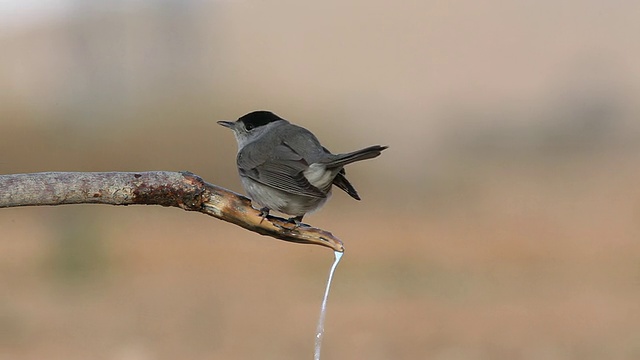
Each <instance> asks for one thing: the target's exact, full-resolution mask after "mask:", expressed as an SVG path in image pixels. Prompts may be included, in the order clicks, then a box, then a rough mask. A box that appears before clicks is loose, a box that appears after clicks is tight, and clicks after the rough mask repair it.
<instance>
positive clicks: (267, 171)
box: [238, 143, 326, 198]
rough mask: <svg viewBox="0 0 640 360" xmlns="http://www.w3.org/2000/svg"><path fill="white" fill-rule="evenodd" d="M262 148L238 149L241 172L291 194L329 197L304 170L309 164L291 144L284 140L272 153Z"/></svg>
mask: <svg viewBox="0 0 640 360" xmlns="http://www.w3.org/2000/svg"><path fill="white" fill-rule="evenodd" d="M249 146H250V145H249ZM258 150H259V149H251V148H247V147H245V149H243V151H241V152H240V153H238V169H239V171H240V175H242V176H246V177H248V178H251V179H253V180H255V181H257V182H259V183H261V184H264V185H267V186H271V187H273V188H275V189H278V190H282V191H285V192H288V193H291V194H295V195H304V196H310V197H315V198H325V197H326V195H325V193H323V192H322V191H321V190H320V189H318V188H317V187H315V186H313V185H311V183H309V180H307V178H306V177H305V176H304V170H305V169H306V168H307V167H308V166H309V165H308V164H307V162H306V161H305V160H304V158H303V157H302V156H301V155H300V154H298V153H297V152H296V151H294V150H293V149H292V148H291V147H289V146H287V145H286V144H285V143H281V144H280V145H277V146H275V147H274V148H273V150H272V151H270V152H269V153H267V152H264V151H258ZM249 154H251V155H249Z"/></svg>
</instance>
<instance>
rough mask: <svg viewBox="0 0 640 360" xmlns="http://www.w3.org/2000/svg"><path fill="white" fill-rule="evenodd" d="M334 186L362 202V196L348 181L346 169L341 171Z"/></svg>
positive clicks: (334, 181) (335, 179)
mask: <svg viewBox="0 0 640 360" xmlns="http://www.w3.org/2000/svg"><path fill="white" fill-rule="evenodd" d="M333 185H335V186H337V187H339V188H340V189H341V190H343V191H344V192H346V193H347V194H349V196H351V197H352V198H354V199H356V200H360V196H359V195H358V192H357V191H356V189H355V188H354V187H353V185H351V183H350V182H349V180H347V177H346V173H345V171H344V169H342V170H340V172H339V173H338V175H336V177H335V178H334V179H333Z"/></svg>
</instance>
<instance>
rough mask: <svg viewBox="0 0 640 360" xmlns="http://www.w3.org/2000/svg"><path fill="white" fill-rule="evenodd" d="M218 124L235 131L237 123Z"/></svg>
mask: <svg viewBox="0 0 640 360" xmlns="http://www.w3.org/2000/svg"><path fill="white" fill-rule="evenodd" d="M218 124H220V125H222V126H224V127H228V128H229V129H233V128H234V127H236V126H235V124H236V123H234V122H232V121H222V120H221V121H218Z"/></svg>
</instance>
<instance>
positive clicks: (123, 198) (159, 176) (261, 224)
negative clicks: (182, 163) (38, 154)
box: [0, 171, 344, 252]
mask: <svg viewBox="0 0 640 360" xmlns="http://www.w3.org/2000/svg"><path fill="white" fill-rule="evenodd" d="M64 204H109V205H134V204H137V205H162V206H172V207H179V208H181V209H184V210H187V211H198V212H201V213H203V214H207V215H210V216H213V217H216V218H218V219H221V220H224V221H228V222H230V223H233V224H236V225H238V226H241V227H243V228H245V229H247V230H250V231H253V232H257V233H258V234H261V235H267V236H271V237H274V238H276V239H280V240H285V241H290V242H296V243H302V244H315V245H321V246H325V247H328V248H331V249H333V250H336V251H341V252H342V251H344V247H343V245H342V241H340V240H339V239H338V238H336V237H334V236H333V235H332V234H331V233H330V232H328V231H324V230H321V229H317V228H313V227H311V226H308V225H304V224H303V225H300V226H298V227H296V226H295V225H294V224H292V223H290V222H289V221H287V220H286V219H282V218H279V217H275V216H268V217H267V218H266V219H264V221H263V219H262V217H261V214H260V211H259V210H256V209H254V208H253V207H252V206H251V200H249V199H248V198H246V197H244V196H242V195H239V194H236V193H234V192H232V191H229V190H226V189H224V188H221V187H218V186H215V185H212V184H209V183H207V182H205V181H204V180H202V179H201V178H200V177H199V176H197V175H195V174H192V173H190V172H170V171H149V172H46V173H32V174H11V175H0V208H5V207H17V206H38V205H64Z"/></svg>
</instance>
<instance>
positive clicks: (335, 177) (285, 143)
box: [218, 110, 388, 226]
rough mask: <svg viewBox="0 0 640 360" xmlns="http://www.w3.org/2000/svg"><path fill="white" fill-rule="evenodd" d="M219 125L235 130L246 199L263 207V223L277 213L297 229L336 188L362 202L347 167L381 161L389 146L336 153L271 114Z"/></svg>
mask: <svg viewBox="0 0 640 360" xmlns="http://www.w3.org/2000/svg"><path fill="white" fill-rule="evenodd" d="M218 124H220V125H222V126H224V127H227V128H229V129H231V130H233V134H234V136H235V139H236V142H237V145H238V152H237V157H236V164H237V167H238V174H239V175H240V180H241V183H242V186H243V188H244V190H245V191H246V193H247V195H248V196H249V198H251V200H252V202H253V203H254V204H255V205H258V207H259V210H260V212H261V215H262V220H264V219H265V218H266V217H267V216H268V215H269V213H270V211H271V210H274V211H277V212H280V213H282V214H286V215H289V216H291V218H289V221H290V222H292V223H295V224H296V226H299V225H300V224H301V223H302V219H303V217H304V216H305V215H306V214H307V213H310V212H313V211H315V210H318V209H319V208H321V207H322V206H323V205H324V204H325V203H326V201H327V200H328V199H329V197H330V196H331V190H332V187H333V185H335V186H337V187H338V188H339V189H341V190H343V191H344V192H346V193H347V194H348V195H349V196H351V197H352V198H354V199H356V200H360V196H359V195H358V192H357V191H356V189H355V188H354V187H353V185H351V183H350V182H349V180H347V177H346V172H345V170H344V167H345V166H346V165H349V164H351V163H354V162H357V161H362V160H367V159H372V158H375V157H378V156H379V155H380V154H381V153H382V151H383V150H385V149H387V148H388V146H382V145H373V146H369V147H366V148H364V149H360V150H356V151H353V152H349V153H344V154H332V153H331V152H330V151H329V150H328V149H327V148H325V147H324V146H322V144H321V143H320V141H319V140H318V138H317V137H316V136H315V135H314V134H313V133H312V132H311V131H309V130H307V129H305V128H303V127H301V126H298V125H294V124H292V123H290V122H289V121H287V120H285V119H283V118H281V117H280V116H278V115H276V114H274V113H273V112H271V111H267V110H257V111H253V112H250V113H248V114H246V115H243V116H241V117H240V118H238V120H236V121H218Z"/></svg>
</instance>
